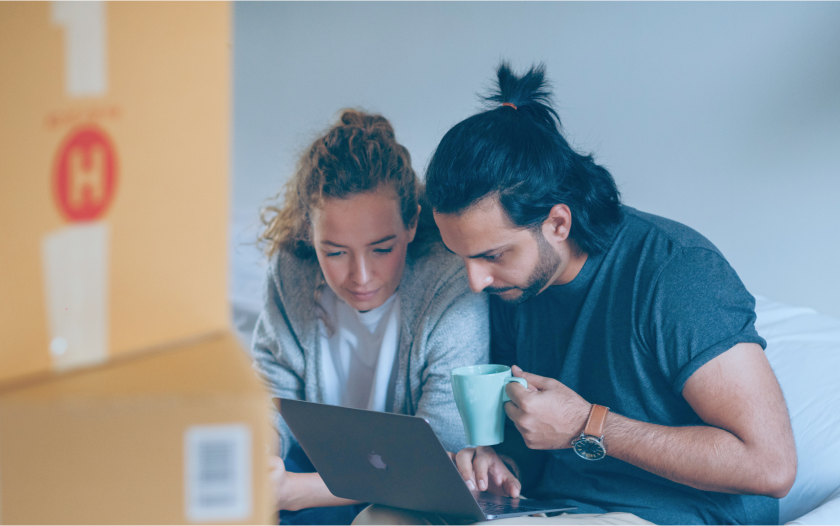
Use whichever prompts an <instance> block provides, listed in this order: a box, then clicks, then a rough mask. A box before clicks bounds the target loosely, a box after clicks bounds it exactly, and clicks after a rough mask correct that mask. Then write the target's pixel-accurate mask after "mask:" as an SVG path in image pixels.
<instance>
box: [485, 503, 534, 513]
mask: <svg viewBox="0 0 840 526" xmlns="http://www.w3.org/2000/svg"><path fill="white" fill-rule="evenodd" d="M478 505H479V506H480V507H481V511H483V512H484V514H485V515H505V514H507V513H529V512H530V513H542V511H543V508H532V507H530V506H522V505H521V504H520V505H519V506H511V505H509V504H496V503H495V502H479V503H478Z"/></svg>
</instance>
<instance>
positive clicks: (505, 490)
mask: <svg viewBox="0 0 840 526" xmlns="http://www.w3.org/2000/svg"><path fill="white" fill-rule="evenodd" d="M447 453H449V452H447ZM449 458H451V459H452V460H453V462H455V466H456V467H457V468H458V471H459V472H460V473H461V477H462V478H463V479H464V482H466V483H467V487H468V488H469V489H470V490H471V491H476V490H478V491H489V492H490V493H493V494H494V495H501V496H503V497H513V498H518V497H519V492H520V491H521V490H522V484H521V483H520V482H519V479H517V478H516V476H515V475H514V474H513V473H511V471H510V470H509V469H508V466H507V465H505V463H504V462H502V459H501V458H499V456H498V455H497V454H496V451H495V450H494V449H493V448H492V447H486V446H479V447H468V448H464V449H462V450H461V451H459V452H458V453H457V454H455V455H453V454H452V453H449ZM510 462H511V463H513V461H510ZM516 469H518V468H516Z"/></svg>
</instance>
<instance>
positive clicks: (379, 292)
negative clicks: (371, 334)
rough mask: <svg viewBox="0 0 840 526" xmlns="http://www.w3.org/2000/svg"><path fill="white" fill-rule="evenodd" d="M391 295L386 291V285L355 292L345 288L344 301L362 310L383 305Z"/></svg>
mask: <svg viewBox="0 0 840 526" xmlns="http://www.w3.org/2000/svg"><path fill="white" fill-rule="evenodd" d="M389 297H390V295H389V294H387V293H386V291H385V290H384V287H380V288H379V289H376V290H374V291H371V292H367V293H355V292H352V291H349V290H345V291H344V294H343V299H344V301H346V302H347V304H348V305H350V306H351V307H353V308H354V309H356V310H357V311H361V312H365V311H369V310H371V309H375V308H377V307H381V306H382V304H384V303H385V302H386V301H387V300H388V298H389Z"/></svg>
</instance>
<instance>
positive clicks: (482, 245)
mask: <svg viewBox="0 0 840 526" xmlns="http://www.w3.org/2000/svg"><path fill="white" fill-rule="evenodd" d="M435 222H436V223H437V225H438V227H439V228H440V233H441V236H442V237H443V242H444V243H445V244H446V246H447V248H449V250H451V251H452V252H454V253H455V254H457V255H459V256H461V258H463V260H464V264H465V265H466V267H467V273H468V275H469V282H470V288H471V289H472V290H473V291H474V292H481V291H482V290H484V291H486V292H489V293H491V294H497V295H498V296H499V297H500V298H501V299H503V300H505V301H507V302H510V303H521V302H523V301H526V300H528V299H530V298H532V297H534V296H536V295H537V294H539V293H540V292H542V291H543V290H544V289H545V288H546V287H548V286H549V285H551V284H552V283H554V281H556V280H557V278H558V277H559V276H560V274H561V272H562V270H563V269H564V267H565V265H564V264H563V263H564V262H563V258H562V257H561V255H560V253H559V251H558V249H557V248H555V247H554V246H553V245H552V244H551V243H550V242H549V241H548V240H547V239H546V237H545V235H544V232H543V229H544V228H547V227H545V226H544V227H543V228H541V229H536V230H529V229H519V228H515V227H514V226H513V225H511V223H510V221H509V220H508V218H507V216H506V215H505V213H504V211H503V210H502V207H501V205H500V204H499V202H498V200H497V199H494V198H488V199H485V200H483V201H481V202H479V203H477V204H475V205H473V206H471V207H470V208H469V209H468V210H466V211H465V212H464V213H462V214H460V215H455V214H439V213H437V212H435Z"/></svg>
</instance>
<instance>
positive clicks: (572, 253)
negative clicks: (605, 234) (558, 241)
mask: <svg viewBox="0 0 840 526" xmlns="http://www.w3.org/2000/svg"><path fill="white" fill-rule="evenodd" d="M567 253H568V258H569V259H568V261H567V263H566V264H565V265H561V270H560V275H559V276H557V278H556V279H555V280H554V281H553V282H552V285H565V284H567V283H571V282H572V280H573V279H575V278H576V277H577V275H578V274H580V271H581V269H582V268H583V265H584V264H585V263H586V259H587V258H588V257H589V254H587V253H586V252H584V251H582V250H579V249H578V248H577V246H574V245H571V244H570V246H569V250H568V252H567Z"/></svg>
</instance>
